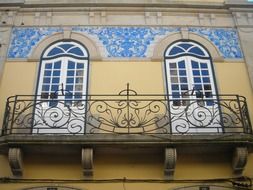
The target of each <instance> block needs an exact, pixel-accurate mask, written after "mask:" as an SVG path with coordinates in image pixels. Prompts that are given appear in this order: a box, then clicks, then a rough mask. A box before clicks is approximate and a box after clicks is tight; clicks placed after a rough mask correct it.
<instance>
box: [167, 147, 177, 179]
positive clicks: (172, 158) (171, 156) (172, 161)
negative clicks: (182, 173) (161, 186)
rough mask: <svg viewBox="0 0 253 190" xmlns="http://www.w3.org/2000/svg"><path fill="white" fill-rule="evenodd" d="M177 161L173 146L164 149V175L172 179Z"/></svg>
mask: <svg viewBox="0 0 253 190" xmlns="http://www.w3.org/2000/svg"><path fill="white" fill-rule="evenodd" d="M176 162H177V151H176V149H175V148H166V149H165V162H164V166H165V168H164V175H165V177H166V178H167V179H173V176H174V171H175V167H176Z"/></svg>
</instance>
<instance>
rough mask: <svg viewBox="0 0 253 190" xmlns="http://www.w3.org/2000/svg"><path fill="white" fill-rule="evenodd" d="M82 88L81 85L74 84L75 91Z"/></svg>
mask: <svg viewBox="0 0 253 190" xmlns="http://www.w3.org/2000/svg"><path fill="white" fill-rule="evenodd" d="M82 90H83V86H82V85H76V86H75V91H82Z"/></svg>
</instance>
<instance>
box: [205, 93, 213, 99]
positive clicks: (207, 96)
mask: <svg viewBox="0 0 253 190" xmlns="http://www.w3.org/2000/svg"><path fill="white" fill-rule="evenodd" d="M205 96H206V98H212V97H213V96H212V92H205Z"/></svg>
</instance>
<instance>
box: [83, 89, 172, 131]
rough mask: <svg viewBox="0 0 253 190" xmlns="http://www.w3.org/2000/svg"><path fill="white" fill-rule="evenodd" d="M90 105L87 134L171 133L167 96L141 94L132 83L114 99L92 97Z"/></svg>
mask: <svg viewBox="0 0 253 190" xmlns="http://www.w3.org/2000/svg"><path fill="white" fill-rule="evenodd" d="M87 106H88V114H89V115H87V125H86V126H87V128H86V132H87V133H101V132H102V133H103V132H106V133H111V132H113V133H169V123H170V122H169V121H170V120H169V112H168V104H167V100H166V98H162V99H161V96H160V97H154V99H152V100H150V99H147V97H145V96H139V95H138V94H137V92H136V91H134V90H131V89H129V84H127V89H125V90H122V91H120V92H119V95H118V96H114V97H113V99H111V100H110V99H107V100H96V99H91V100H89V101H88V105H87Z"/></svg>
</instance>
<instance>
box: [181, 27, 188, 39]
mask: <svg viewBox="0 0 253 190" xmlns="http://www.w3.org/2000/svg"><path fill="white" fill-rule="evenodd" d="M181 36H182V39H189V31H188V28H187V27H182V28H181Z"/></svg>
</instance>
